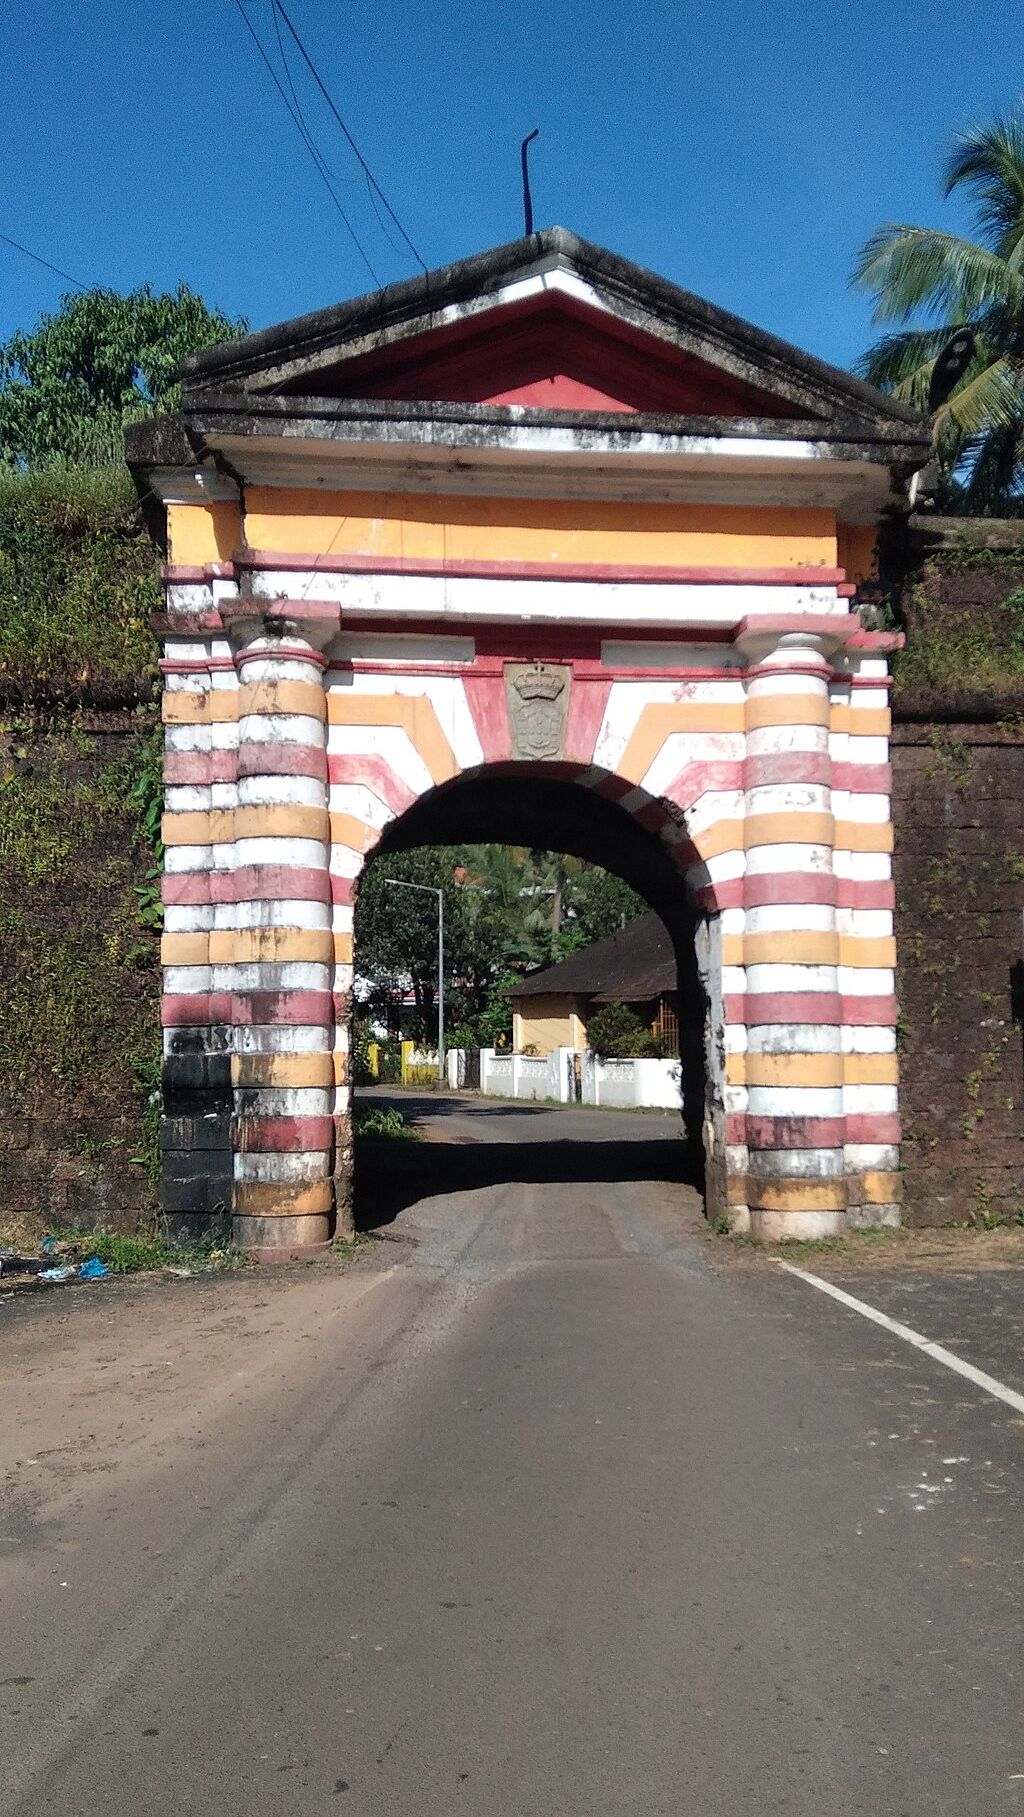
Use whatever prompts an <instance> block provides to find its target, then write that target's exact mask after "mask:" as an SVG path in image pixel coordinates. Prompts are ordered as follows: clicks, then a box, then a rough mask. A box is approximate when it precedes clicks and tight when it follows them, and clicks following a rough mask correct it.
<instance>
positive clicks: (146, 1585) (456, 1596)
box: [0, 1104, 1024, 1817]
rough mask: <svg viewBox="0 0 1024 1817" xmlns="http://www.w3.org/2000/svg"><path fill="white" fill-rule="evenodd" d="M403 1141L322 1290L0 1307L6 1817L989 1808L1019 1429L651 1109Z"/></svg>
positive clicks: (1000, 1711) (1008, 1622)
mask: <svg viewBox="0 0 1024 1817" xmlns="http://www.w3.org/2000/svg"><path fill="white" fill-rule="evenodd" d="M430 1114H431V1115H432V1116H435V1117H436V1121H435V1123H434V1128H433V1132H432V1133H434V1134H437V1133H438V1132H439V1131H443V1130H444V1129H446V1128H447V1129H448V1130H450V1131H451V1133H452V1134H454V1135H456V1136H458V1137H459V1139H460V1143H461V1144H464V1145H463V1146H452V1147H443V1146H439V1145H435V1144H426V1143H424V1144H417V1145H409V1148H410V1151H411V1153H412V1155H413V1156H414V1159H413V1160H412V1161H410V1162H409V1163H407V1164H406V1170H405V1171H404V1172H403V1171H402V1169H401V1168H398V1169H397V1170H393V1171H392V1173H391V1175H390V1176H389V1179H390V1184H389V1185H388V1190H387V1192H385V1193H383V1195H382V1198H381V1204H380V1206H379V1207H378V1209H377V1211H376V1212H374V1209H373V1206H372V1204H371V1200H372V1198H373V1192H372V1181H371V1180H370V1179H369V1178H368V1177H367V1176H366V1175H365V1169H364V1179H363V1182H362V1186H361V1193H362V1199H363V1212H364V1217H363V1221H364V1222H365V1223H368V1224H373V1223H377V1224H379V1225H380V1226H381V1229H382V1234H383V1235H384V1237H385V1238H387V1239H390V1240H385V1241H382V1242H380V1243H378V1244H374V1245H371V1246H369V1247H368V1249H367V1251H366V1253H365V1254H364V1256H363V1257H362V1258H361V1260H360V1261H359V1262H358V1264H357V1265H356V1266H355V1267H354V1268H353V1269H352V1270H350V1271H349V1272H347V1273H341V1272H337V1271H331V1270H323V1269H317V1268H310V1269H306V1270H302V1271H292V1270H281V1271H279V1273H278V1274H277V1275H276V1276H274V1278H271V1276H270V1274H269V1272H264V1273H263V1274H262V1275H260V1276H258V1277H255V1278H254V1277H252V1276H243V1277H238V1278H234V1279H229V1280H216V1281H200V1282H176V1281H175V1282H170V1283H167V1284H166V1285H151V1286H144V1285H143V1286H139V1287H132V1288H127V1289H119V1290H114V1291H113V1292H111V1291H106V1290H104V1289H103V1288H100V1289H84V1288H83V1289H79V1290H77V1291H72V1292H67V1293H64V1294H61V1295H59V1296H58V1295H53V1296H51V1297H50V1298H49V1299H48V1300H47V1301H46V1302H45V1303H42V1302H41V1299H40V1300H36V1301H33V1303H32V1304H29V1303H28V1302H27V1301H26V1302H25V1303H19V1304H18V1305H17V1306H15V1305H12V1304H10V1303H5V1304H4V1305H3V1306H0V1370H3V1372H4V1380H5V1386H4V1404H5V1417H4V1421H3V1426H2V1431H0V1457H2V1459H3V1462H4V1464H5V1467H6V1471H7V1485H8V1486H7V1490H6V1491H5V1496H4V1501H3V1503H2V1511H0V1590H2V1604H3V1626H2V1641H0V1647H2V1655H0V1712H2V1714H0V1722H2V1725H3V1726H2V1727H0V1737H3V1741H2V1745H0V1794H2V1795H0V1808H2V1809H3V1810H4V1811H5V1812H11V1813H14V1812H18V1813H33V1814H35V1813H42V1812H46V1813H47V1814H48V1817H71V1814H72V1813H74V1817H91V1814H92V1813H99V1812H103V1813H105V1814H106V1813H115V1814H116V1817H121V1814H124V1817H128V1814H131V1817H139V1814H142V1813H144V1814H145V1817H163V1814H164V1813H167V1814H170V1813H172V1812H173V1813H202V1814H203V1817H213V1814H216V1817H236V1813H237V1814H238V1817H241V1814H242V1813H245V1814H246V1817H262V1814H263V1813H267V1814H268V1817H269V1814H270V1813H273V1814H274V1817H280V1814H281V1813H285V1812H287V1813H298V1814H302V1817H305V1814H306V1813H314V1812H318V1813H319V1812H339V1811H340V1812H346V1811H347V1812H350V1813H359V1814H360V1817H362V1814H363V1813H367V1814H368V1813H378V1812H380V1813H385V1812H387V1813H389V1817H406V1814H408V1817H435V1814H436V1817H441V1813H444V1817H449V1814H450V1813H452V1812H453V1811H454V1812H463V1813H467V1814H471V1817H534V1814H536V1817H563V1814H564V1817H627V1814H628V1817H633V1814H634V1813H635V1814H636V1817H640V1814H641V1813H643V1814H644V1817H662V1814H663V1813H664V1814H665V1817H681V1814H687V1813H693V1814H694V1817H698V1814H699V1817H747V1814H748V1813H749V1814H750V1817H753V1814H754V1813H757V1817H763V1813H765V1812H774V1811H778V1812H786V1813H791V1814H793V1817H803V1814H804V1813H807V1814H810V1813H814V1817H823V1814H831V1813H843V1814H844V1817H848V1814H850V1813H860V1812H863V1813H872V1817H875V1814H877V1813H880V1812H885V1813H887V1814H888V1813H891V1814H893V1817H925V1814H927V1817H936V1813H957V1814H958V1817H962V1814H963V1813H973V1812H979V1813H981V1812H984V1813H986V1814H988V1813H995V1814H996V1817H999V1814H1001V1813H1004V1812H1014V1813H1016V1812H1019V1811H1022V1810H1024V1732H1022V1727H1021V1659H1022V1648H1021V1638H1022V1637H1021V1581H1022V1565H1024V1518H1022V1506H1021V1482H1022V1478H1021V1458H1022V1444H1024V1420H1022V1419H1021V1417H1020V1416H1018V1415H1015V1414H1014V1413H1013V1412H1012V1411H1011V1409H1009V1408H1007V1407H1006V1406H1003V1405H1001V1404H999V1403H998V1402H996V1401H993V1400H992V1399H990V1398H989V1397H987V1396H986V1395H985V1394H983V1393H982V1392H981V1391H979V1390H978V1389H976V1388H973V1387H972V1386H971V1385H970V1384H969V1383H967V1382H965V1381H963V1380H961V1379H960V1378H958V1377H956V1376H953V1375H951V1374H949V1373H948V1372H947V1371H945V1370H943V1369H942V1368H941V1367H939V1366H938V1365H937V1364H935V1363H934V1362H932V1361H931V1360H930V1359H929V1358H927V1357H924V1356H922V1355H920V1354H919V1353H917V1352H916V1351H913V1350H911V1349H909V1348H908V1347H907V1346H906V1345H903V1344H901V1343H900V1342H899V1341H898V1340H897V1339H895V1338H893V1337H891V1336H890V1335H889V1334H887V1333H886V1332H885V1331H882V1330H879V1329H878V1328H877V1327H875V1326H872V1325H869V1324H867V1323H866V1322H864V1321H863V1320H861V1319H859V1318H858V1317H857V1316H856V1314H854V1313H851V1312H849V1311H847V1310H846V1309H844V1308H843V1307H841V1306H838V1305H836V1304H835V1303H834V1302H832V1301H830V1300H827V1299H826V1298H824V1297H823V1296H821V1295H819V1294H817V1293H816V1292H815V1291H814V1290H813V1289H812V1288H808V1287H806V1286H805V1285H804V1284H803V1283H801V1282H799V1281H797V1280H795V1279H793V1278H792V1277H791V1276H787V1275H785V1274H784V1273H783V1272H782V1271H781V1270H779V1269H778V1268H777V1267H775V1266H773V1264H772V1263H770V1262H768V1261H766V1260H761V1259H759V1258H752V1259H750V1260H743V1259H740V1260H733V1259H722V1257H721V1254H720V1249H719V1248H718V1247H716V1246H715V1245H714V1244H713V1242H712V1241H711V1240H710V1239H709V1238H708V1237H707V1235H706V1233H705V1231H704V1229H703V1227H702V1224H701V1220H700V1216H699V1211H698V1209H697V1201H696V1198H695V1196H694V1195H693V1193H692V1191H690V1189H688V1188H687V1187H686V1186H685V1185H684V1184H682V1183H681V1175H682V1173H684V1172H685V1166H684V1164H683V1163H682V1161H681V1153H682V1145H681V1144H680V1143H679V1142H678V1140H677V1139H676V1138H675V1137H674V1134H673V1126H672V1124H671V1123H670V1122H668V1121H667V1120H665V1121H659V1120H652V1119H648V1118H634V1117H621V1118H620V1117H615V1118H612V1117H611V1116H609V1117H608V1118H607V1119H605V1118H604V1117H603V1116H598V1115H597V1114H596V1113H589V1114H588V1113H572V1112H570V1113H564V1112H559V1111H535V1112H531V1111H526V1110H521V1111H516V1112H513V1111H510V1110H507V1109H500V1108H498V1107H495V1110H494V1115H493V1117H492V1118H490V1119H488V1117H487V1116H486V1115H485V1114H484V1112H483V1111H482V1110H481V1109H480V1108H476V1109H470V1110H467V1109H466V1108H465V1107H464V1106H463V1105H456V1106H455V1107H454V1108H450V1107H445V1106H443V1105H442V1106H440V1107H439V1106H438V1105H436V1104H433V1105H431V1106H430ZM580 1117H583V1118H584V1119H585V1122H584V1125H583V1127H582V1129H580V1128H579V1127H578V1119H579V1118H580ZM570 1135H572V1136H573V1140H572V1141H571V1142H570V1141H569V1140H567V1137H569V1136H570ZM531 1136H533V1137H536V1138H539V1140H538V1141H536V1142H534V1143H530V1142H529V1138H530V1137H531ZM481 1137H482V1138H483V1139H482V1140H481V1139H480V1138H481ZM581 1137H582V1139H581ZM524 1138H525V1141H524ZM510 1143H512V1144H515V1145H516V1146H515V1158H514V1159H513V1158H511V1157H510V1156H509V1155H508V1153H507V1152H506V1156H505V1168H504V1176H503V1175H502V1173H501V1170H500V1167H499V1164H498V1160H496V1159H495V1156H494V1155H493V1154H492V1153H491V1152H490V1151H491V1150H498V1149H500V1148H502V1147H506V1149H507V1147H508V1145H509V1144H510ZM476 1149H480V1150H484V1151H486V1152H485V1153H483V1154H482V1155H481V1154H479V1153H474V1150H476ZM659 1150H660V1162H661V1164H660V1173H659V1166H658V1159H657V1156H658V1151H659ZM499 1160H500V1157H499ZM634 1163H635V1164H634ZM410 1168H411V1173H410V1171H409V1170H410ZM460 1169H461V1172H460ZM574 1169H575V1174H576V1177H575V1179H574V1177H573V1176H574ZM638 1174H639V1175H640V1176H641V1177H639V1178H637V1177H636V1176H637V1175H638ZM439 1183H440V1184H441V1190H440V1191H435V1189H436V1188H437V1187H438V1185H439ZM413 1239H414V1240H413ZM808 1265H809V1266H810V1265H811V1264H810V1263H808ZM1002 1278H1003V1281H1004V1288H1003V1289H1001V1291H1003V1292H1005V1280H1006V1278H1007V1277H1005V1276H1004V1277H1002ZM1018 1285H1019V1280H1018ZM853 1291H854V1292H861V1293H865V1292H866V1288H865V1281H864V1277H862V1278H861V1280H860V1282H859V1283H858V1284H856V1285H854V1286H853ZM933 1309H934V1308H933ZM953 1322H954V1323H955V1320H954V1321H953ZM935 1335H941V1334H938V1333H936V1334H935ZM945 1335H946V1336H947V1338H950V1337H951V1332H950V1331H949V1330H948V1331H947V1333H946V1334H945ZM952 1335H954V1336H955V1333H952ZM986 1366H991V1359H989V1362H988V1363H987V1364H986ZM3 1788H6V1790H5V1792H4V1790H3Z"/></svg>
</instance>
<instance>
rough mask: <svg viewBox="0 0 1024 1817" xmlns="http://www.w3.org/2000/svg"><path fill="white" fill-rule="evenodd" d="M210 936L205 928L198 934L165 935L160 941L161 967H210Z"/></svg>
mask: <svg viewBox="0 0 1024 1817" xmlns="http://www.w3.org/2000/svg"><path fill="white" fill-rule="evenodd" d="M209 962H210V934H209V930H208V929H206V928H204V929H203V930H202V932H200V933H197V934H164V935H162V937H161V940H160V963H161V965H208V964H209Z"/></svg>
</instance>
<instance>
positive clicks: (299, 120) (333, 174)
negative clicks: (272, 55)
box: [270, 6, 355, 183]
mask: <svg viewBox="0 0 1024 1817" xmlns="http://www.w3.org/2000/svg"><path fill="white" fill-rule="evenodd" d="M270 17H271V18H272V19H273V21H274V36H275V38H276V39H277V54H278V56H279V57H280V59H281V68H282V69H283V70H284V75H285V81H286V82H287V84H288V93H289V94H290V95H291V98H292V105H293V107H294V109H295V114H294V116H293V117H294V118H295V124H296V126H297V127H298V128H299V131H300V132H301V134H302V136H303V138H304V139H305V141H306V144H307V145H308V147H309V149H310V151H311V152H312V154H313V156H314V158H315V159H316V161H317V163H318V164H319V165H320V168H321V170H322V171H326V173H327V175H328V176H329V177H330V179H331V181H332V183H352V182H354V181H355V178H354V177H339V176H338V173H337V171H334V170H332V169H331V167H330V165H329V164H328V162H327V159H326V158H325V157H324V154H323V152H322V151H321V150H320V147H319V145H318V144H317V142H316V140H315V139H314V137H313V135H312V133H311V132H310V130H309V123H308V121H307V120H306V116H305V114H304V113H303V111H302V103H301V101H300V100H299V97H298V93H297V91H296V88H295V83H294V82H293V81H292V72H291V69H290V67H289V64H288V59H287V57H286V56H285V52H284V40H283V38H282V37H281V21H280V19H279V18H278V15H277V8H276V6H271V9H270Z"/></svg>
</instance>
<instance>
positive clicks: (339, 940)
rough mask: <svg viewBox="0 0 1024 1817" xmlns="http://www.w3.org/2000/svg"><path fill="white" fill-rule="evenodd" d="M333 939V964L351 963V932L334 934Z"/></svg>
mask: <svg viewBox="0 0 1024 1817" xmlns="http://www.w3.org/2000/svg"><path fill="white" fill-rule="evenodd" d="M333 940H334V963H335V965H351V963H352V935H351V934H335V935H334V936H333Z"/></svg>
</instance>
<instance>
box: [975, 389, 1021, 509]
mask: <svg viewBox="0 0 1024 1817" xmlns="http://www.w3.org/2000/svg"><path fill="white" fill-rule="evenodd" d="M967 452H968V457H969V460H970V472H969V475H968V477H967V480H966V484H965V485H964V488H963V494H962V509H963V510H964V511H965V512H968V513H969V514H971V515H972V516H987V517H994V516H1014V517H1016V516H1019V515H1021V512H1022V509H1024V413H1022V414H1021V415H1020V416H1018V418H1017V420H1016V422H1014V423H1008V424H1004V425H1003V426H1002V427H1000V428H998V429H992V430H991V431H990V432H989V433H988V434H987V435H983V436H979V437H977V438H976V440H975V442H974V443H973V444H972V445H971V446H970V447H969V449H968V451H967Z"/></svg>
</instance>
